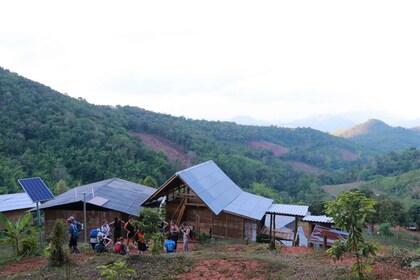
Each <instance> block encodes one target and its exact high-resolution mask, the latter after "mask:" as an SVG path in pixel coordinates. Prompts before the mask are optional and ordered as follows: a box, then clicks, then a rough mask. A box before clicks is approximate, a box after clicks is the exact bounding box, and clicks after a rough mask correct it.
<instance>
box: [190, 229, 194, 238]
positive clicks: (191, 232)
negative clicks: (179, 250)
mask: <svg viewBox="0 0 420 280" xmlns="http://www.w3.org/2000/svg"><path fill="white" fill-rule="evenodd" d="M190 239H191V240H195V232H194V231H193V230H192V228H190Z"/></svg>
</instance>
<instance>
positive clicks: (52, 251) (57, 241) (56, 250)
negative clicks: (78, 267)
mask: <svg viewBox="0 0 420 280" xmlns="http://www.w3.org/2000/svg"><path fill="white" fill-rule="evenodd" d="M65 242H66V226H65V224H64V222H63V221H62V220H57V221H55V224H54V228H53V232H52V235H51V242H50V245H49V247H48V248H47V249H46V250H45V251H46V254H47V255H48V256H49V264H50V265H51V266H63V265H65V264H68V263H70V257H69V255H68V253H67V252H66V251H64V250H63V245H64V243H65Z"/></svg>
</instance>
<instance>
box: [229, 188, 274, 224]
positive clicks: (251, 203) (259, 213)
mask: <svg viewBox="0 0 420 280" xmlns="http://www.w3.org/2000/svg"><path fill="white" fill-rule="evenodd" d="M272 203H273V200H272V199H268V198H265V197H262V196H258V195H255V194H250V193H247V192H242V193H241V194H240V195H239V196H237V197H236V198H235V199H234V200H233V201H232V202H231V203H230V204H229V205H228V206H227V207H226V208H225V209H224V211H226V212H230V213H234V214H237V215H241V216H244V217H247V218H253V219H255V220H260V219H261V218H262V217H263V216H264V215H265V211H267V209H268V208H269V207H270V205H271V204H272Z"/></svg>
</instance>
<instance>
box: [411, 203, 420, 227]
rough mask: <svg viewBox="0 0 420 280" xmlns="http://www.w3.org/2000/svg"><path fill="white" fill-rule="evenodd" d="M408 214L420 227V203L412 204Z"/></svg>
mask: <svg viewBox="0 0 420 280" xmlns="http://www.w3.org/2000/svg"><path fill="white" fill-rule="evenodd" d="M408 215H409V217H410V219H411V221H412V222H413V223H415V224H417V226H418V227H420V204H416V205H413V206H411V208H410V210H409V211H408Z"/></svg>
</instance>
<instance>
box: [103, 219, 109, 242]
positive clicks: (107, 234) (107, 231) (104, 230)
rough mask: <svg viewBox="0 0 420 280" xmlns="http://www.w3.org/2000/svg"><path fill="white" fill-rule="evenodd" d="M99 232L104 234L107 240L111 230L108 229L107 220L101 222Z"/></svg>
mask: <svg viewBox="0 0 420 280" xmlns="http://www.w3.org/2000/svg"><path fill="white" fill-rule="evenodd" d="M101 232H102V233H103V234H104V236H105V237H106V238H109V237H110V236H111V229H110V227H109V225H108V221H107V220H103V221H102V226H101Z"/></svg>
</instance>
